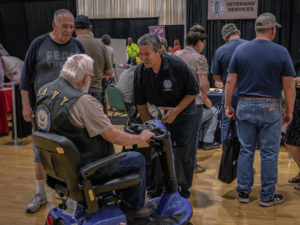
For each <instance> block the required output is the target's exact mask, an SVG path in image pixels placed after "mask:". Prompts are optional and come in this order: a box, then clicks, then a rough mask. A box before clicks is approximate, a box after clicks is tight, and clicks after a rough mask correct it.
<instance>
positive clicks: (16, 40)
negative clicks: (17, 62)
mask: <svg viewBox="0 0 300 225" xmlns="http://www.w3.org/2000/svg"><path fill="white" fill-rule="evenodd" d="M61 8H64V9H68V10H70V11H71V12H72V13H73V14H74V16H76V0H53V1H50V0H49V1H34V0H30V1H28V0H27V1H21V0H0V43H2V44H3V46H4V47H5V48H6V50H7V51H8V52H9V53H10V54H11V55H13V56H16V57H18V58H20V59H22V60H24V58H25V54H26V51H27V49H28V47H29V45H30V43H31V41H32V40H33V39H34V38H36V37H37V36H39V35H41V34H45V33H47V32H50V31H51V30H52V25H51V23H52V20H53V14H54V12H55V11H56V10H57V9H61Z"/></svg>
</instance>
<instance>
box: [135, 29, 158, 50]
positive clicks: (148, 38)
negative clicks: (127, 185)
mask: <svg viewBox="0 0 300 225" xmlns="http://www.w3.org/2000/svg"><path fill="white" fill-rule="evenodd" d="M149 44H152V45H153V50H154V51H155V52H157V51H158V50H159V49H161V43H160V40H159V37H158V36H156V35H155V34H150V33H149V34H144V35H143V36H142V37H140V38H139V40H138V45H149Z"/></svg>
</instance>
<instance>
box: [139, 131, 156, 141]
mask: <svg viewBox="0 0 300 225" xmlns="http://www.w3.org/2000/svg"><path fill="white" fill-rule="evenodd" d="M154 135H155V134H154V133H152V132H151V131H149V130H143V131H142V132H141V133H140V134H139V136H140V138H141V142H146V141H149V140H150V139H151V138H152V137H153V136H154Z"/></svg>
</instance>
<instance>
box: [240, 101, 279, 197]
mask: <svg viewBox="0 0 300 225" xmlns="http://www.w3.org/2000/svg"><path fill="white" fill-rule="evenodd" d="M236 120H237V132H238V138H239V141H240V144H241V149H240V155H239V158H238V163H237V184H238V186H237V191H243V192H246V193H250V192H251V190H252V189H251V188H252V185H253V176H254V174H253V161H254V154H255V147H256V142H257V141H259V143H260V156H261V190H260V200H261V201H268V200H271V199H273V197H274V193H275V184H276V183H277V176H278V175H277V163H278V153H279V148H280V135H281V125H282V121H281V110H280V102H279V101H268V100H267V101H254V100H239V102H238V106H237V110H236Z"/></svg>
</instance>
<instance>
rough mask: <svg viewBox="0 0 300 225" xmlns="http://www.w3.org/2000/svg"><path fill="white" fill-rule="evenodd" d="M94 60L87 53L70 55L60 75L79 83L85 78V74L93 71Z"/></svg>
mask: <svg viewBox="0 0 300 225" xmlns="http://www.w3.org/2000/svg"><path fill="white" fill-rule="evenodd" d="M93 64H94V60H93V59H92V58H91V57H90V56H88V55H86V54H76V55H72V56H70V57H69V58H68V59H67V61H66V62H65V64H64V65H63V67H62V69H61V71H60V74H59V76H60V77H63V78H65V79H67V80H68V81H70V82H71V83H72V84H73V85H77V84H78V83H80V82H81V81H82V80H83V79H84V75H85V74H89V73H91V72H93V68H94V67H93Z"/></svg>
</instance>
